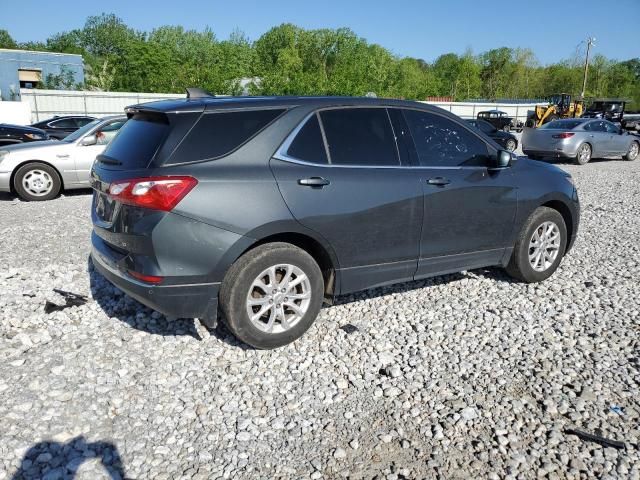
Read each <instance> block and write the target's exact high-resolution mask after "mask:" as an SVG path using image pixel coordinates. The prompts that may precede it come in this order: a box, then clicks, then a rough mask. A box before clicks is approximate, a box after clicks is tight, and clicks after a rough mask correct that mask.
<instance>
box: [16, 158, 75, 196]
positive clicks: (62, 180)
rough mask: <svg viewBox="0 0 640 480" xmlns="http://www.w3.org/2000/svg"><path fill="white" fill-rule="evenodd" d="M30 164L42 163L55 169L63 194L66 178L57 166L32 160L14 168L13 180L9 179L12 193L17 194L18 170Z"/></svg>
mask: <svg viewBox="0 0 640 480" xmlns="http://www.w3.org/2000/svg"><path fill="white" fill-rule="evenodd" d="M29 163H42V164H44V165H47V166H48V167H51V168H53V169H54V170H55V172H56V174H57V175H58V178H59V179H60V191H61V192H62V191H64V189H65V187H64V178H62V174H61V173H60V170H59V169H58V168H56V166H55V165H53V164H52V163H51V162H47V161H46V160H37V159H31V160H23V161H22V162H20V163H19V164H17V165H16V166H15V167H14V168H13V171H12V172H11V178H10V179H9V187H10V188H11V192H12V193H15V186H14V180H15V178H16V173H18V170H20V169H21V168H22V167H24V166H25V165H27V164H29Z"/></svg>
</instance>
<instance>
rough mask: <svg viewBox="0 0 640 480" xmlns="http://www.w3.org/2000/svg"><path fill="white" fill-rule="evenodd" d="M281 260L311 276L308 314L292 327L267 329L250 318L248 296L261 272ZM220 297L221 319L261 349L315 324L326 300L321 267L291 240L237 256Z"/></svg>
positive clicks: (283, 342)
mask: <svg viewBox="0 0 640 480" xmlns="http://www.w3.org/2000/svg"><path fill="white" fill-rule="evenodd" d="M281 264H289V265H293V266H295V267H298V268H299V269H301V270H302V272H303V273H304V274H305V275H306V276H307V278H308V279H309V286H310V290H311V292H310V293H311V298H310V301H309V305H308V307H307V310H306V312H305V314H304V315H303V316H302V318H300V319H299V320H298V321H297V323H296V324H294V325H293V326H292V327H291V328H289V329H288V330H284V331H282V332H277V333H267V332H265V331H262V330H261V329H260V328H258V327H256V326H255V325H254V324H253V323H252V322H251V319H250V318H249V314H248V312H247V297H248V295H249V291H250V288H251V286H252V284H253V282H254V280H256V279H257V278H258V276H259V275H260V273H261V272H264V271H265V270H266V269H268V268H269V267H271V266H276V265H281ZM219 299H220V307H221V309H222V312H223V313H224V317H223V318H222V320H223V321H224V322H225V324H226V325H227V327H229V330H231V332H232V333H233V334H234V335H235V336H236V337H237V338H238V339H240V340H242V341H243V342H245V343H247V344H249V345H251V346H253V347H256V348H260V349H271V348H277V347H281V346H283V345H286V344H288V343H291V342H293V341H294V340H296V339H298V338H300V337H301V336H302V335H303V334H304V333H305V332H306V331H307V329H308V328H309V327H310V326H311V325H312V324H313V322H314V321H315V319H316V317H317V316H318V313H319V312H320V308H321V307H322V302H323V300H324V281H323V278H322V272H321V271H320V267H319V266H318V264H317V263H316V261H315V260H314V259H313V257H311V255H309V254H308V253H307V252H305V251H304V250H302V249H300V248H298V247H296V246H294V245H291V244H289V243H281V242H276V243H268V244H265V245H260V246H258V247H256V248H254V249H253V250H250V251H248V252H247V253H245V254H244V255H243V256H241V257H240V258H239V259H238V260H236V262H235V263H234V264H233V265H232V266H231V268H230V269H229V271H228V272H227V274H226V275H225V278H224V281H223V282H222V287H221V289H220V296H219ZM285 300H286V298H285ZM265 315H266V314H265ZM280 323H281V322H280Z"/></svg>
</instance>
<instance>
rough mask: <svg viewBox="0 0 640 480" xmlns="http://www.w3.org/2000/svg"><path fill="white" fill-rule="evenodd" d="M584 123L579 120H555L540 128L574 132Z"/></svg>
mask: <svg viewBox="0 0 640 480" xmlns="http://www.w3.org/2000/svg"><path fill="white" fill-rule="evenodd" d="M581 123H583V122H580V121H577V120H555V121H553V122H549V123H545V124H544V125H543V126H541V127H540V128H546V129H547V130H573V129H574V128H576V127H577V126H578V125H580V124H581Z"/></svg>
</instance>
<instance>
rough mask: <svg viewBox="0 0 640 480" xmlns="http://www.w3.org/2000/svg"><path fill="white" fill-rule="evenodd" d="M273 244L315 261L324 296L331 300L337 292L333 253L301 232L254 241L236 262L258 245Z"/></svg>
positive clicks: (319, 241)
mask: <svg viewBox="0 0 640 480" xmlns="http://www.w3.org/2000/svg"><path fill="white" fill-rule="evenodd" d="M273 242H284V243H290V244H291V245H295V246H296V247H298V248H300V249H302V250H304V251H305V252H307V253H308V254H309V255H311V257H312V258H313V259H314V260H315V261H316V263H317V264H318V266H319V267H320V270H321V271H322V277H323V280H324V288H325V296H326V297H329V298H333V296H334V292H336V291H339V289H338V288H337V284H338V281H339V278H338V274H339V267H338V261H337V258H336V256H335V253H334V252H333V250H332V249H331V247H329V246H328V245H325V244H324V243H323V242H322V241H321V240H318V239H317V238H314V237H313V236H311V235H308V234H306V233H301V232H295V231H289V232H279V233H274V234H271V235H267V236H265V237H262V238H260V239H259V240H256V241H255V242H254V243H252V244H251V245H250V246H249V247H247V248H245V249H244V250H243V251H242V252H241V253H240V255H238V257H237V258H236V260H237V259H238V258H240V257H242V256H243V255H244V254H245V253H247V252H248V251H250V250H253V249H254V248H256V247H259V246H260V245H265V244H267V243H273Z"/></svg>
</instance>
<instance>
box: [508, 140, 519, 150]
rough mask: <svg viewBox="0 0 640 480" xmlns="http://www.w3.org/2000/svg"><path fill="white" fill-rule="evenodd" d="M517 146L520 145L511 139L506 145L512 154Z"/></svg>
mask: <svg viewBox="0 0 640 480" xmlns="http://www.w3.org/2000/svg"><path fill="white" fill-rule="evenodd" d="M517 146H518V144H517V142H516V141H515V140H514V139H513V138H510V139H509V140H507V143H506V144H505V148H506V149H507V150H509V151H510V152H513V151H514V150H515V149H516V147H517Z"/></svg>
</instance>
